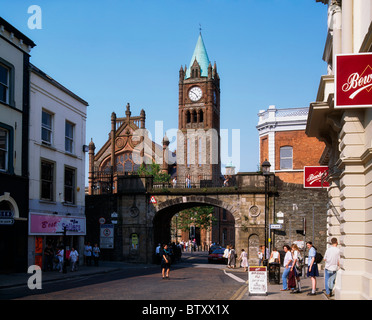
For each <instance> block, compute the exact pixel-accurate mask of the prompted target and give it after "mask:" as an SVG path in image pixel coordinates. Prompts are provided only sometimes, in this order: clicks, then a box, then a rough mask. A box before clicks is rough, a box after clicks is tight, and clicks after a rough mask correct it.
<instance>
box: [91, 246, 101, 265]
mask: <svg viewBox="0 0 372 320" xmlns="http://www.w3.org/2000/svg"><path fill="white" fill-rule="evenodd" d="M100 253H101V250H99V247H98V243H95V244H94V247H93V249H92V254H93V260H94V265H95V266H96V267H98V260H99V255H100Z"/></svg>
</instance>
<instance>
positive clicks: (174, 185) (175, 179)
mask: <svg viewBox="0 0 372 320" xmlns="http://www.w3.org/2000/svg"><path fill="white" fill-rule="evenodd" d="M172 182H173V188H176V187H177V177H174V178H173V181H172Z"/></svg>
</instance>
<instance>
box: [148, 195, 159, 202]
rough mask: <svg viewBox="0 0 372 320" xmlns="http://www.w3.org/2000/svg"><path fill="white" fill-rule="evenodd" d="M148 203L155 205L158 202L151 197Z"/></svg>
mask: <svg viewBox="0 0 372 320" xmlns="http://www.w3.org/2000/svg"><path fill="white" fill-rule="evenodd" d="M150 203H152V204H157V203H158V202H157V201H156V199H155V197H154V196H152V197H151V198H150Z"/></svg>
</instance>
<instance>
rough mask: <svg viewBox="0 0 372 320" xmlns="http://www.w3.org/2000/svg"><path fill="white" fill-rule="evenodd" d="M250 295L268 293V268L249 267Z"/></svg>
mask: <svg viewBox="0 0 372 320" xmlns="http://www.w3.org/2000/svg"><path fill="white" fill-rule="evenodd" d="M248 278H249V279H248V283H249V284H248V289H249V295H256V294H257V295H267V268H266V267H261V266H258V267H255V266H252V267H249V269H248Z"/></svg>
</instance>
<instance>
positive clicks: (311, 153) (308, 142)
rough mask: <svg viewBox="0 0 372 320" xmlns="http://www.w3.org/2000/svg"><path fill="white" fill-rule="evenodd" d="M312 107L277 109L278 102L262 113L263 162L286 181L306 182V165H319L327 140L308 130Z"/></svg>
mask: <svg viewBox="0 0 372 320" xmlns="http://www.w3.org/2000/svg"><path fill="white" fill-rule="evenodd" d="M308 112H309V108H308V107H306V108H286V109H277V108H276V107H275V106H274V105H272V106H269V108H268V109H267V110H260V112H259V113H258V117H259V120H258V124H257V126H256V128H257V130H258V134H259V161H260V162H259V163H260V164H262V162H264V161H265V160H267V161H269V162H270V164H271V167H270V170H271V172H273V173H275V175H276V176H277V177H278V178H279V179H281V180H282V181H284V182H288V183H296V184H303V181H304V167H305V166H319V158H320V156H321V155H322V152H323V150H324V147H325V145H324V143H323V142H321V141H319V140H318V139H316V138H313V137H308V136H307V135H306V134H305V129H306V122H307V116H308Z"/></svg>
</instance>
